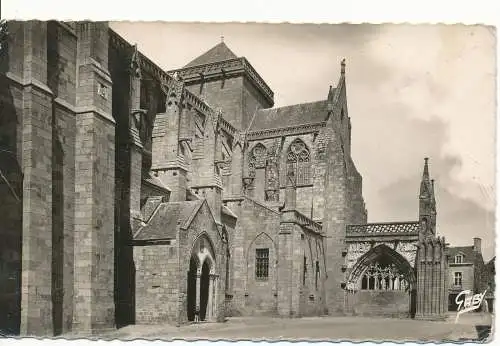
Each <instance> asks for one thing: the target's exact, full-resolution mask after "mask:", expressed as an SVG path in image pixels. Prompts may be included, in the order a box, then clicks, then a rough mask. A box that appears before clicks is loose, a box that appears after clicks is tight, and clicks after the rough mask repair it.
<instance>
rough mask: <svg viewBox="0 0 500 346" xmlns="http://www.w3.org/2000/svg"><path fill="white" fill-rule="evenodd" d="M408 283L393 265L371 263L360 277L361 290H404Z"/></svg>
mask: <svg viewBox="0 0 500 346" xmlns="http://www.w3.org/2000/svg"><path fill="white" fill-rule="evenodd" d="M408 286H409V284H408V281H407V279H406V277H405V275H404V274H402V273H400V272H399V270H398V268H397V267H396V266H395V265H394V264H389V265H380V264H379V263H377V262H375V263H372V264H371V265H370V266H369V267H368V269H367V270H366V271H365V273H364V274H363V276H362V277H361V289H362V290H390V291H393V290H394V291H398V290H406V289H408Z"/></svg>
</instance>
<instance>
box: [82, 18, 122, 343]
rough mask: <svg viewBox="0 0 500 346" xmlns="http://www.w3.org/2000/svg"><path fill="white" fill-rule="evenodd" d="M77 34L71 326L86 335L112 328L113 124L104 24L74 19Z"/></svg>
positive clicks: (113, 318) (113, 323) (106, 31)
mask: <svg viewBox="0 0 500 346" xmlns="http://www.w3.org/2000/svg"><path fill="white" fill-rule="evenodd" d="M77 34H78V39H79V40H78V53H79V55H78V84H77V101H76V105H77V109H78V113H77V116H76V128H77V133H76V141H75V148H76V156H75V161H76V162H75V165H76V170H77V175H76V179H75V194H76V201H75V244H78V247H76V248H75V272H74V277H75V282H74V315H73V316H74V317H73V330H74V331H75V332H77V333H85V334H87V333H96V332H99V331H101V330H104V329H109V328H113V327H114V326H115V316H114V284H113V280H114V246H115V245H114V201H115V199H114V197H115V189H114V183H115V178H114V176H115V123H114V119H113V118H112V115H111V104H112V93H111V79H110V76H109V72H108V69H107V65H108V50H107V44H108V27H107V24H106V23H98V22H95V23H89V22H82V23H78V24H77Z"/></svg>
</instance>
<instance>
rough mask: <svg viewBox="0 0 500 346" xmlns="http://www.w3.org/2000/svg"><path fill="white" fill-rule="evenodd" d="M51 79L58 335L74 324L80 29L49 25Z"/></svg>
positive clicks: (55, 288)
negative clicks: (76, 145) (77, 71)
mask: <svg viewBox="0 0 500 346" xmlns="http://www.w3.org/2000/svg"><path fill="white" fill-rule="evenodd" d="M47 30H48V46H47V57H48V63H47V69H48V70H47V79H48V84H49V86H50V88H51V90H52V91H53V92H54V103H53V111H54V114H53V116H54V119H53V142H52V165H53V167H52V168H53V172H52V178H53V181H52V194H53V195H52V217H53V223H52V256H53V259H52V297H53V298H52V301H53V316H54V318H53V320H54V334H55V335H59V334H61V333H66V332H69V331H71V329H72V323H73V267H74V246H75V244H74V238H73V231H74V219H75V211H74V192H75V133H76V129H75V126H76V125H75V103H76V54H77V36H76V32H75V30H74V27H73V26H71V25H69V24H66V23H60V22H56V21H51V22H48V24H47Z"/></svg>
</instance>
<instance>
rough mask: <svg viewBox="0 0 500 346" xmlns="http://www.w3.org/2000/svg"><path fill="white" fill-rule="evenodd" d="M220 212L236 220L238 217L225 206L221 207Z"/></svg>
mask: <svg viewBox="0 0 500 346" xmlns="http://www.w3.org/2000/svg"><path fill="white" fill-rule="evenodd" d="M222 212H223V213H224V214H226V215H229V216H232V217H234V218H235V219H237V218H238V216H237V215H236V214H235V213H233V211H232V210H231V209H229V208H228V207H226V206H225V205H223V206H222Z"/></svg>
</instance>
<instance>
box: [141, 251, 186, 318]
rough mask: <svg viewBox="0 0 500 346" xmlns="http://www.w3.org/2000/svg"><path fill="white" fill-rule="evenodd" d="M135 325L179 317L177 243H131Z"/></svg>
mask: <svg viewBox="0 0 500 346" xmlns="http://www.w3.org/2000/svg"><path fill="white" fill-rule="evenodd" d="M134 263H135V270H136V281H135V287H136V291H135V302H136V310H135V312H136V316H135V323H137V324H152V323H164V322H168V323H173V324H176V323H177V322H178V321H177V318H178V311H177V310H178V306H177V303H178V297H179V296H178V295H179V281H178V280H175V278H178V277H179V255H178V246H177V244H175V241H174V244H171V245H144V246H134Z"/></svg>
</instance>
